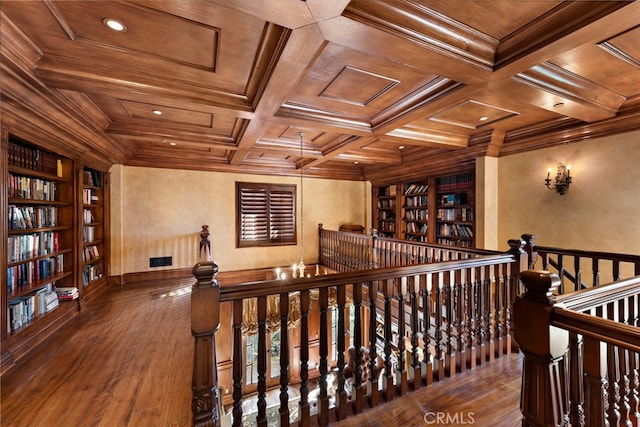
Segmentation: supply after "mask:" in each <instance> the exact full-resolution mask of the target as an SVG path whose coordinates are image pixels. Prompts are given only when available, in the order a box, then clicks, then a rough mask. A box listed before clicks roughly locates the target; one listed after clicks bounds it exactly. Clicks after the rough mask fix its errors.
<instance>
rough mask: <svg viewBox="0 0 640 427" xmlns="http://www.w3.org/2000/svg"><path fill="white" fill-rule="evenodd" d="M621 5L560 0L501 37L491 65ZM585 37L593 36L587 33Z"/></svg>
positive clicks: (622, 4)
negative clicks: (559, 2) (532, 19)
mask: <svg viewBox="0 0 640 427" xmlns="http://www.w3.org/2000/svg"><path fill="white" fill-rule="evenodd" d="M626 3H630V2H626ZM625 6H627V5H626V4H625V2H613V1H609V2H604V1H603V2H584V1H565V2H562V3H561V4H559V5H558V6H557V7H555V8H553V9H552V10H550V11H549V12H547V13H546V14H544V15H542V16H540V17H539V18H537V19H536V20H534V21H533V22H531V23H529V25H527V26H525V27H523V28H520V29H519V30H518V31H516V32H515V33H514V34H511V35H509V37H507V38H505V39H504V40H501V41H500V46H499V47H498V50H497V52H496V59H495V64H496V66H495V68H496V69H499V68H502V67H504V66H506V65H508V64H510V63H512V62H514V61H516V60H517V59H520V58H523V57H526V56H528V55H530V54H531V52H537V51H540V50H541V49H542V48H543V47H545V46H547V45H551V44H552V43H554V42H556V41H558V40H561V39H564V38H566V37H567V36H569V35H571V38H573V37H575V33H576V32H577V31H578V30H581V29H582V28H584V27H586V26H588V25H589V24H592V23H594V22H595V21H598V20H599V19H601V18H604V17H606V16H607V15H609V14H611V13H612V12H614V11H616V10H618V9H620V8H623V7H625ZM630 13H633V12H631V11H630ZM636 16H637V15H636ZM589 40H593V38H592V37H589ZM580 44H581V43H580Z"/></svg>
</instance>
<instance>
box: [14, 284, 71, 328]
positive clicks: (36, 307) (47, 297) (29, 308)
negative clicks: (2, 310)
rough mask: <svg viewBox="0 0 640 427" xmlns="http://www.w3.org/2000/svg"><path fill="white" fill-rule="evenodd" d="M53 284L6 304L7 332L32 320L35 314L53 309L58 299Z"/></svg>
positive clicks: (41, 313) (57, 303)
mask: <svg viewBox="0 0 640 427" xmlns="http://www.w3.org/2000/svg"><path fill="white" fill-rule="evenodd" d="M53 286H54V285H53V284H49V285H47V286H44V287H42V288H40V289H38V291H36V292H35V293H33V294H30V295H25V296H23V297H19V298H15V299H12V300H10V301H9V303H8V305H7V332H9V333H11V332H15V331H17V330H18V329H20V328H22V327H24V326H26V325H28V324H29V323H31V322H33V320H34V319H35V318H36V316H42V315H44V314H46V313H48V312H50V311H52V310H55V309H56V308H57V307H58V305H59V301H58V294H57V293H56V292H55V291H54V290H53Z"/></svg>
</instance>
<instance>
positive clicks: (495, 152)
mask: <svg viewBox="0 0 640 427" xmlns="http://www.w3.org/2000/svg"><path fill="white" fill-rule="evenodd" d="M505 136H506V132H505V131H503V130H498V129H494V130H493V132H491V141H490V142H489V144H487V152H486V155H487V156H488V157H500V150H501V149H502V145H503V144H504V138H505Z"/></svg>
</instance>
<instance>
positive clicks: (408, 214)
mask: <svg viewBox="0 0 640 427" xmlns="http://www.w3.org/2000/svg"><path fill="white" fill-rule="evenodd" d="M404 219H405V221H415V220H420V221H428V220H429V211H428V210H426V209H411V210H407V211H405V213H404Z"/></svg>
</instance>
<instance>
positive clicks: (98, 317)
mask: <svg viewBox="0 0 640 427" xmlns="http://www.w3.org/2000/svg"><path fill="white" fill-rule="evenodd" d="M190 284H191V281H183V282H173V283H171V284H164V285H158V284H157V283H154V284H148V285H135V286H129V287H124V288H119V287H114V288H111V289H110V290H109V291H108V292H107V294H106V295H104V296H103V297H101V298H99V299H97V300H96V301H94V302H92V304H90V305H89V306H87V307H85V308H84V309H83V311H82V313H81V314H80V316H78V317H77V318H76V319H74V321H73V322H72V323H71V324H70V325H69V327H67V328H65V329H64V330H63V331H61V332H60V333H58V334H57V335H56V336H55V337H54V339H52V340H51V341H49V342H48V343H47V344H45V345H43V346H42V347H41V348H40V349H39V350H38V351H37V352H35V354H33V355H32V356H30V357H29V358H27V359H25V360H22V361H20V362H19V363H18V365H17V366H15V367H14V368H12V369H11V370H10V371H9V372H7V373H6V374H5V375H4V376H3V377H2V379H1V382H2V384H1V396H0V397H1V399H2V403H1V412H0V425H2V426H3V427H6V426H29V427H41V426H42V427H48V426H56V427H57V426H109V427H112V426H135V427H138V426H154V427H155V426H189V425H190V424H191V366H192V357H193V339H192V337H191V329H190V313H189V310H190V295H189V293H188V292H185V291H184V290H183V289H184V287H185V286H189V285H190ZM187 289H188V288H187ZM520 371H521V362H520V358H519V357H518V356H517V355H514V356H511V357H504V358H501V359H499V360H497V361H496V362H494V363H492V364H487V365H484V366H482V367H481V368H479V369H477V370H476V371H474V372H467V373H465V374H462V375H460V376H459V377H457V378H455V379H446V380H444V381H442V382H440V383H435V384H434V385H433V386H430V387H427V388H425V389H423V390H422V391H419V392H416V393H409V395H408V396H404V397H401V398H400V397H399V398H396V399H395V400H394V401H393V402H391V403H385V404H383V405H382V406H380V407H377V408H374V409H368V410H365V412H364V414H362V415H360V416H358V417H357V418H356V417H354V416H351V417H349V418H348V419H347V420H344V421H342V422H339V423H334V424H335V425H338V426H351V425H362V426H385V427H391V426H400V425H402V426H419V425H430V424H431V425H448V426H455V425H469V424H475V425H479V426H489V425H491V426H516V425H519V424H520V412H519V409H518V400H519V395H520ZM438 413H441V414H444V415H440V416H441V417H445V418H441V420H440V421H442V422H440V423H439V424H438V420H437V419H436V417H437V416H438ZM447 414H449V418H448V419H447V418H446V415H447ZM425 416H426V417H427V418H425ZM456 417H457V418H456ZM472 421H473V422H472ZM445 422H446V423H445Z"/></svg>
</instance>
